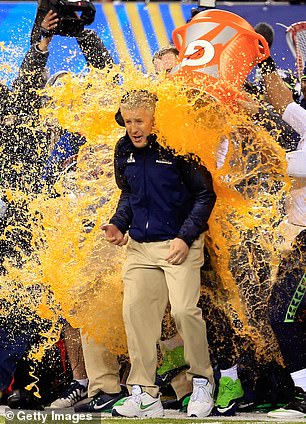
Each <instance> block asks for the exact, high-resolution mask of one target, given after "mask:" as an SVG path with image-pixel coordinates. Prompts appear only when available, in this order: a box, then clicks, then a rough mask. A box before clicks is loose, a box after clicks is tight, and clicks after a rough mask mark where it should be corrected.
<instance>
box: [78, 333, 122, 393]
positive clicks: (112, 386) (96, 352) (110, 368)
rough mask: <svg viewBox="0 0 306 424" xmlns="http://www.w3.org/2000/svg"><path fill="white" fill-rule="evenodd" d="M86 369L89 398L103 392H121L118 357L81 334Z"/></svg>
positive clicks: (100, 344)
mask: <svg viewBox="0 0 306 424" xmlns="http://www.w3.org/2000/svg"><path fill="white" fill-rule="evenodd" d="M81 339H82V347H83V355H84V361H85V368H86V372H87V376H88V379H89V386H88V396H89V397H92V396H94V395H96V394H97V393H98V392H100V391H101V390H102V391H103V392H105V393H119V392H121V387H120V379H119V363H118V360H117V356H116V355H114V354H113V353H111V352H110V351H109V350H107V349H106V348H105V346H104V345H103V344H102V343H97V342H96V341H95V340H94V339H93V338H92V337H88V336H87V335H84V334H83V333H82V332H81Z"/></svg>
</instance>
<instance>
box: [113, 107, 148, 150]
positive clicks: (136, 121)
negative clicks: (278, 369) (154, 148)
mask: <svg viewBox="0 0 306 424" xmlns="http://www.w3.org/2000/svg"><path fill="white" fill-rule="evenodd" d="M120 111H121V115H122V118H123V120H124V124H125V128H126V131H127V133H128V135H129V137H130V139H131V141H132V143H133V144H134V146H135V147H139V148H142V147H145V146H146V145H147V144H148V141H147V137H148V136H149V135H150V134H151V132H152V127H153V122H154V118H153V117H154V111H153V110H151V109H149V108H147V107H145V106H139V107H134V108H128V107H124V106H122V105H121V107H120Z"/></svg>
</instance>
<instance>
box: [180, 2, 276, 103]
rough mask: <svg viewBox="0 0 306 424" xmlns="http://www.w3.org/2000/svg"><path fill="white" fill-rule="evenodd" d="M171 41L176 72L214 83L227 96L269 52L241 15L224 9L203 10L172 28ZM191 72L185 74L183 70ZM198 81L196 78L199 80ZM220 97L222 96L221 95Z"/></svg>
mask: <svg viewBox="0 0 306 424" xmlns="http://www.w3.org/2000/svg"><path fill="white" fill-rule="evenodd" d="M172 37H173V41H174V44H175V46H176V48H177V49H178V50H179V52H180V53H179V62H180V63H179V64H178V66H177V67H176V68H174V69H173V73H175V74H176V73H177V72H179V74H181V75H182V74H183V75H185V76H186V77H189V79H190V78H192V80H193V81H195V80H196V79H197V78H199V80H200V81H201V80H202V79H203V77H204V81H206V82H207V84H208V85H210V86H212V85H216V84H217V86H218V87H219V89H220V90H221V91H224V90H226V87H228V92H227V93H225V92H224V93H223V94H224V95H225V97H224V95H221V94H220V93H219V95H216V97H219V100H222V101H226V100H227V99H230V98H231V97H232V95H233V93H234V92H235V91H237V90H240V89H241V87H242V85H243V84H244V82H245V80H246V78H247V76H248V75H249V73H250V71H251V70H252V69H253V67H254V66H255V65H256V64H257V63H259V62H261V61H263V60H264V59H266V58H267V57H268V56H269V55H270V51H269V47H268V43H267V42H266V40H265V38H264V37H263V36H261V35H260V34H257V33H256V32H255V30H254V28H253V27H252V26H251V25H250V24H249V23H248V22H247V21H246V20H244V19H243V18H241V17H240V16H238V15H236V14H234V13H231V12H227V11H224V10H218V9H213V10H206V11H204V12H200V13H198V14H197V15H196V16H194V17H193V18H192V20H191V21H190V22H189V23H188V24H186V25H184V26H182V27H180V28H177V29H175V30H174V31H173V34H172ZM188 73H189V74H190V75H186V74H188ZM200 81H197V83H198V84H199V83H200ZM220 97H222V98H220Z"/></svg>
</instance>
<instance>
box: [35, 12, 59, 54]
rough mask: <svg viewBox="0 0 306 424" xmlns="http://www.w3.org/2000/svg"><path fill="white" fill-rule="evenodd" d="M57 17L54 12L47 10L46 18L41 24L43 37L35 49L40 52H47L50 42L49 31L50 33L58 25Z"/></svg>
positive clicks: (50, 34) (50, 35)
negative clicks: (43, 32)
mask: <svg viewBox="0 0 306 424" xmlns="http://www.w3.org/2000/svg"><path fill="white" fill-rule="evenodd" d="M58 21H59V19H58V17H57V14H56V13H55V12H53V11H52V10H49V12H48V13H47V14H46V16H45V17H44V20H43V21H42V23H41V30H42V31H43V30H44V31H45V32H46V33H45V35H43V38H42V39H41V40H40V42H39V43H38V45H37V47H38V49H39V50H40V51H41V52H47V51H48V47H49V44H50V42H51V40H52V37H53V35H52V33H51V32H50V31H52V30H53V29H55V28H56V27H57V25H58Z"/></svg>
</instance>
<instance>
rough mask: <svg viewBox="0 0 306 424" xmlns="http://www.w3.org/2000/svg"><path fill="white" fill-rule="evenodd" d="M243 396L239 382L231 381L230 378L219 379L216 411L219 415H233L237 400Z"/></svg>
mask: <svg viewBox="0 0 306 424" xmlns="http://www.w3.org/2000/svg"><path fill="white" fill-rule="evenodd" d="M243 395H244V391H243V388H242V385H241V381H240V380H239V379H238V380H236V381H234V380H232V379H231V378H230V377H221V378H220V380H219V391H218V396H217V399H216V402H215V405H216V409H217V411H218V413H219V414H220V415H234V414H235V412H236V410H237V406H238V402H237V401H238V400H239V399H241V398H242V397H243Z"/></svg>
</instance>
